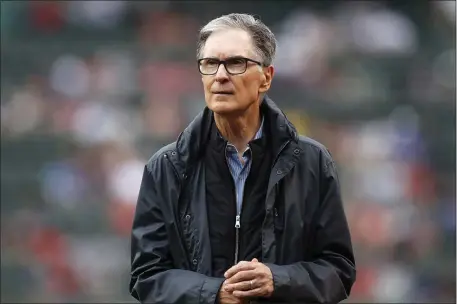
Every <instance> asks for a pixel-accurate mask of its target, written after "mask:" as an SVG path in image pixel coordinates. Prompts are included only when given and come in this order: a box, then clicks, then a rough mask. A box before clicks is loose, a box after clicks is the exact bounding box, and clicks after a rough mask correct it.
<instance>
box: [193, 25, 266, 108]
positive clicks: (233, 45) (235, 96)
mask: <svg viewBox="0 0 457 304" xmlns="http://www.w3.org/2000/svg"><path fill="white" fill-rule="evenodd" d="M232 57H245V58H249V59H252V60H255V61H259V62H260V61H261V58H259V56H258V55H257V54H255V52H254V46H253V43H252V39H251V37H250V36H249V34H248V33H247V32H245V31H242V30H225V31H220V32H215V33H213V34H212V35H211V36H210V37H209V38H208V40H207V41H206V44H205V46H204V48H203V51H202V58H215V59H218V60H226V59H229V58H232ZM273 73H274V69H273V67H272V66H270V67H261V66H259V65H257V64H256V63H254V62H250V61H248V63H247V69H246V72H244V73H242V74H238V75H231V74H229V73H228V72H227V71H226V69H225V67H224V65H223V64H221V65H220V66H219V69H218V71H217V73H216V74H215V75H202V81H203V87H204V91H205V100H206V104H207V106H208V108H209V109H210V110H212V111H213V112H215V113H218V114H229V113H236V112H243V111H245V110H246V109H248V108H249V107H250V106H252V105H254V104H258V102H259V95H260V94H261V93H264V92H266V91H267V90H268V89H269V88H270V85H271V80H272V78H273ZM218 92H219V93H218ZM220 92H224V93H227V92H229V94H220Z"/></svg>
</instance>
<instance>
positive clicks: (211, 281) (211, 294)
mask: <svg viewBox="0 0 457 304" xmlns="http://www.w3.org/2000/svg"><path fill="white" fill-rule="evenodd" d="M223 282H224V278H211V277H208V278H206V279H205V281H203V285H202V289H201V291H200V301H199V302H200V303H201V304H216V299H217V295H218V294H219V290H220V289H221V286H222V283H223Z"/></svg>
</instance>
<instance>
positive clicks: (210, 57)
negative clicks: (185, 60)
mask: <svg viewBox="0 0 457 304" xmlns="http://www.w3.org/2000/svg"><path fill="white" fill-rule="evenodd" d="M241 58H243V59H244V58H246V57H244V56H241V55H234V56H228V57H226V58H225V59H223V60H222V59H219V58H218V57H216V56H208V57H203V58H202V59H215V60H220V61H224V60H229V59H241Z"/></svg>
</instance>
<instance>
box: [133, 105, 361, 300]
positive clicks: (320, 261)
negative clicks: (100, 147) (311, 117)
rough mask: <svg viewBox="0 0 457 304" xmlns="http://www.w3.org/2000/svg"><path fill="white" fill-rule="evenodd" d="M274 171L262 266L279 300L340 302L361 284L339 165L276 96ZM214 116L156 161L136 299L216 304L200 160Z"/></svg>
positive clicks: (136, 252) (137, 261)
mask: <svg viewBox="0 0 457 304" xmlns="http://www.w3.org/2000/svg"><path fill="white" fill-rule="evenodd" d="M262 107H263V109H262V110H263V111H264V113H265V115H268V117H269V121H270V122H271V126H270V127H271V131H270V132H271V134H272V149H273V150H272V151H273V155H274V157H273V159H274V161H273V166H272V169H271V173H270V179H269V183H268V189H267V196H266V199H265V211H266V216H265V220H264V224H263V228H262V260H263V262H264V263H265V264H266V265H267V266H268V267H270V269H271V271H272V274H273V280H274V294H273V297H272V299H271V300H272V301H275V302H278V303H338V302H340V301H342V300H344V299H345V298H347V297H348V296H349V293H350V290H351V287H352V285H353V283H354V281H355V273H356V271H355V261H354V255H353V252H352V245H351V238H350V234H349V229H348V225H347V221H346V217H345V214H344V210H343V204H342V201H341V195H340V188H339V183H338V178H337V173H336V169H335V164H334V161H333V160H332V157H331V156H330V153H329V152H328V150H327V149H326V148H325V147H324V146H323V145H321V144H320V143H318V142H316V141H314V140H311V139H309V138H307V137H303V136H299V135H298V134H297V132H296V130H295V128H294V127H293V125H292V124H291V123H290V122H289V121H288V120H287V118H286V117H285V115H284V114H283V113H282V112H281V111H280V110H279V109H278V107H277V106H276V105H275V104H274V103H273V101H271V100H270V99H269V98H268V97H267V98H265V99H264V101H263V102H262ZM212 119H213V118H212V113H211V111H210V110H209V109H207V108H206V109H205V110H204V111H203V112H202V113H200V114H199V115H198V116H197V117H196V118H195V119H194V121H193V122H192V123H191V124H190V125H189V126H188V127H187V128H186V129H185V130H184V132H183V133H181V135H180V136H179V138H178V140H177V141H176V142H174V143H172V144H170V145H168V146H166V147H164V148H162V149H161V150H160V151H158V152H157V153H155V154H154V155H153V156H152V158H151V159H150V160H149V162H148V163H147V165H146V167H145V170H144V174H143V180H142V183H141V189H140V193H139V198H138V203H137V207H136V213H135V218H134V223H133V229H132V243H131V280H130V292H131V294H132V296H133V297H135V298H136V299H137V300H139V301H140V302H141V303H186V304H193V303H195V304H197V303H202V304H203V303H208V304H209V303H211V304H213V303H215V301H216V296H217V293H218V292H219V288H220V286H221V284H222V282H223V279H222V278H214V277H211V248H210V247H211V246H210V241H209V235H208V226H207V225H208V222H207V210H206V202H205V184H204V181H205V168H204V166H203V165H202V164H203V161H202V160H201V156H202V153H201V151H202V150H203V149H204V147H205V144H206V143H207V141H208V139H209V132H210V125H211V122H212Z"/></svg>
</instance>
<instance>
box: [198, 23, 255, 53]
mask: <svg viewBox="0 0 457 304" xmlns="http://www.w3.org/2000/svg"><path fill="white" fill-rule="evenodd" d="M202 53H203V54H202V55H203V57H217V58H220V59H224V58H226V57H232V56H244V57H253V56H254V47H253V44H252V39H251V37H250V36H249V34H248V33H247V32H246V31H243V30H239V29H233V30H222V31H217V32H214V33H212V34H211V35H210V36H209V38H208V39H207V40H206V43H205V46H204V47H203V52H202Z"/></svg>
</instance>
